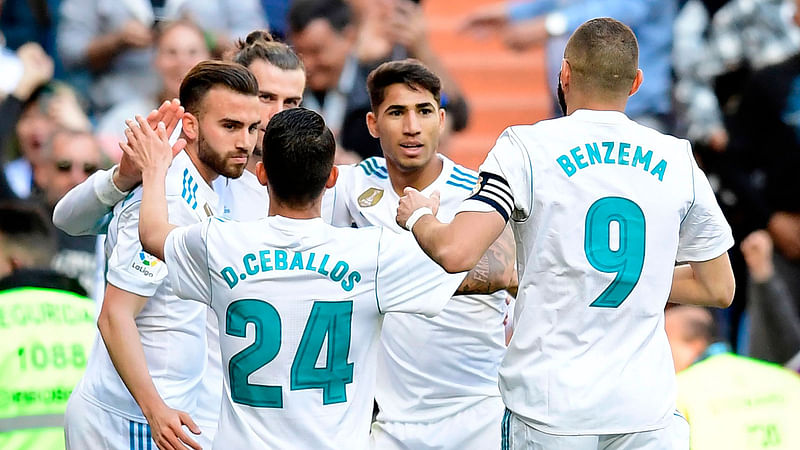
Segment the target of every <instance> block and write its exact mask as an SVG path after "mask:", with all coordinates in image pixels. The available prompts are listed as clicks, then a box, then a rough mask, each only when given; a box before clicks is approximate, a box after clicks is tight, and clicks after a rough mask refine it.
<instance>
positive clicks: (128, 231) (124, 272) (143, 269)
mask: <svg viewBox="0 0 800 450" xmlns="http://www.w3.org/2000/svg"><path fill="white" fill-rule="evenodd" d="M140 204H141V203H140V202H135V203H132V204H131V205H130V206H128V207H127V208H126V209H124V210H123V211H122V212H121V213H120V217H119V219H118V220H117V242H116V244H115V245H114V248H113V249H112V250H111V254H110V255H109V258H108V272H107V274H106V277H107V279H108V282H109V283H110V284H113V285H114V286H116V287H118V288H120V289H122V290H124V291H128V292H130V293H132V294H136V295H139V296H142V297H151V296H152V295H153V294H155V292H156V290H157V289H158V287H159V286H161V283H162V282H163V281H164V278H166V276H167V266H166V265H165V264H164V262H163V261H161V260H159V259H158V258H156V257H155V256H153V255H151V254H149V253H147V252H145V251H144V250H143V249H142V244H141V243H140V242H139V205H140Z"/></svg>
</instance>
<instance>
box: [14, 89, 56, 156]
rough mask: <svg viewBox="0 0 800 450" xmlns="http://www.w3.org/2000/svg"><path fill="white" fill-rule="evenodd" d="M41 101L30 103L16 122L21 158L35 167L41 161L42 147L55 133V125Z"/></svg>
mask: <svg viewBox="0 0 800 450" xmlns="http://www.w3.org/2000/svg"><path fill="white" fill-rule="evenodd" d="M42 106H43V103H42V99H40V100H37V101H35V102H33V103H31V104H30V105H29V106H28V107H27V108H25V110H24V111H23V112H22V115H21V116H20V118H19V121H18V122H17V130H16V131H17V139H19V146H20V151H21V152H22V156H23V157H24V158H25V159H27V160H28V161H30V162H31V163H32V164H34V165H36V164H38V162H39V161H40V159H41V155H42V147H44V145H45V143H46V142H47V141H48V140H49V139H50V136H52V135H53V132H54V131H55V125H54V124H53V121H52V120H51V119H50V117H49V116H48V115H47V114H46V113H45V111H44V110H43V108H42Z"/></svg>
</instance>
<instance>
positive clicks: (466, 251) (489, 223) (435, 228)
mask: <svg viewBox="0 0 800 450" xmlns="http://www.w3.org/2000/svg"><path fill="white" fill-rule="evenodd" d="M437 207H438V203H437V202H436V201H435V200H431V199H429V198H428V197H425V196H424V195H422V194H421V193H419V191H417V190H416V189H413V188H409V187H407V188H406V189H405V196H403V197H402V198H401V199H400V206H399V208H398V210H397V223H398V224H400V225H401V226H403V227H405V228H407V229H410V230H411V232H412V233H413V234H414V237H415V238H416V239H417V242H418V243H419V245H420V247H422V250H424V251H425V253H426V254H427V255H428V256H430V258H431V259H433V260H434V261H436V263H437V264H439V265H440V266H442V268H443V269H444V270H446V271H447V272H450V273H456V272H464V271H467V270H471V269H472V268H473V267H475V265H476V264H477V263H478V261H479V260H480V258H481V256H483V255H484V253H486V250H488V249H489V247H490V246H491V245H492V243H493V242H494V241H496V240H497V238H498V237H499V236H500V233H502V232H503V229H504V228H505V226H506V221H505V220H504V219H503V217H502V216H501V215H500V214H499V213H497V212H473V211H463V212H460V213H458V214H456V216H455V218H453V221H452V222H450V223H447V224H445V223H441V222H439V221H438V220H437V219H436V217H435V216H434V215H433V211H435V210H436V208H437ZM425 208H428V210H427V211H425ZM422 212H425V213H424V214H422V215H420V213H422ZM409 219H412V220H411V222H412V223H410V224H409V223H407V222H409ZM414 219H416V220H414Z"/></svg>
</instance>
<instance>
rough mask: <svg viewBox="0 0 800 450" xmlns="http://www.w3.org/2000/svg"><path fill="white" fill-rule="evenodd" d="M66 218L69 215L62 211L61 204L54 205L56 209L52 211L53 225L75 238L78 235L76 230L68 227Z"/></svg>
mask: <svg viewBox="0 0 800 450" xmlns="http://www.w3.org/2000/svg"><path fill="white" fill-rule="evenodd" d="M68 216H69V214H68V213H67V211H65V210H64V206H63V205H62V203H61V202H58V203H56V207H55V208H54V209H53V225H55V226H56V227H57V228H58V229H59V230H61V231H63V232H65V233H67V234H69V235H71V236H77V235H78V234H79V233H78V232H77V230H75V229H73V228H72V227H70V226H69V225H70V224H69V220H68Z"/></svg>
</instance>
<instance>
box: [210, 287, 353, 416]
mask: <svg viewBox="0 0 800 450" xmlns="http://www.w3.org/2000/svg"><path fill="white" fill-rule="evenodd" d="M352 314H353V302H352V301H346V302H314V305H313V306H312V307H311V314H310V315H309V318H308V322H307V323H306V327H305V330H304V331H303V336H302V338H301V339H300V343H299V345H298V348H297V354H296V355H295V357H294V361H293V362H292V369H291V379H290V383H291V386H290V388H291V390H293V391H295V390H302V389H322V403H323V404H325V405H328V404H332V403H342V402H346V401H347V392H346V390H345V387H346V385H347V384H349V383H352V382H353V363H348V362H347V359H348V357H349V356H350V324H351V321H352ZM248 323H252V324H254V325H255V340H254V342H253V343H252V344H251V345H249V346H248V347H247V348H245V349H244V350H242V351H240V352H239V353H237V354H235V355H234V356H233V357H232V358H231V360H230V362H229V363H228V371H229V373H230V380H231V399H232V400H233V401H234V402H236V403H241V404H243V405H248V406H254V407H259V408H283V394H282V388H281V386H263V385H259V384H250V382H249V381H248V378H249V377H250V375H251V374H252V373H253V372H255V371H256V370H258V369H260V368H262V367H264V366H265V365H267V364H269V362H270V361H272V360H273V359H274V358H275V357H276V356H277V355H278V350H280V348H281V318H280V316H279V315H278V311H277V310H275V308H274V307H273V306H272V305H270V304H269V303H267V302H265V301H263V300H253V299H246V300H237V301H235V302H233V303H231V304H230V306H228V311H227V314H226V324H225V333H226V334H228V335H230V336H235V337H240V338H245V337H247V324H248ZM326 336H327V342H328V350H327V352H326V362H325V367H317V366H316V363H317V359H319V355H320V353H321V352H322V346H323V344H324V342H325V338H326Z"/></svg>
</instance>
